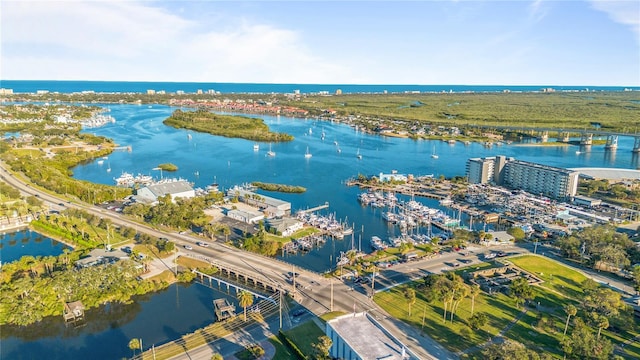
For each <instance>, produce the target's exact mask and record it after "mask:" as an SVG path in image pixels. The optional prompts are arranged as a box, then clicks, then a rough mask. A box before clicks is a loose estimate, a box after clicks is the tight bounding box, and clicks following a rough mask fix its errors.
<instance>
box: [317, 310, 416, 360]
mask: <svg viewBox="0 0 640 360" xmlns="http://www.w3.org/2000/svg"><path fill="white" fill-rule="evenodd" d="M327 325H328V326H330V327H332V328H333V329H334V331H335V332H336V333H338V334H339V335H340V337H341V338H342V339H343V340H344V341H345V342H346V343H348V344H349V346H350V347H351V348H352V349H353V350H354V351H356V352H357V353H358V355H359V356H360V357H361V358H362V359H385V360H402V359H403V356H402V353H403V351H406V355H408V354H409V352H408V350H407V349H406V347H404V346H403V345H402V344H401V343H400V341H398V340H397V339H395V338H392V337H390V336H389V335H388V333H387V332H386V331H383V329H382V326H381V325H379V324H378V323H377V322H375V321H374V320H373V319H372V318H371V317H370V316H369V315H368V314H366V313H354V314H349V315H344V316H340V317H337V318H335V319H333V320H330V321H329V322H327ZM403 349H404V350H403ZM406 355H405V357H404V359H407V356H406ZM409 358H412V359H413V358H414V357H409Z"/></svg>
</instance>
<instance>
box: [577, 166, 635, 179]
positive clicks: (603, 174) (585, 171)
mask: <svg viewBox="0 0 640 360" xmlns="http://www.w3.org/2000/svg"><path fill="white" fill-rule="evenodd" d="M570 170H573V171H577V172H579V173H580V175H582V176H587V177H590V178H594V179H607V180H623V179H632V180H640V170H633V169H620V168H573V169H570Z"/></svg>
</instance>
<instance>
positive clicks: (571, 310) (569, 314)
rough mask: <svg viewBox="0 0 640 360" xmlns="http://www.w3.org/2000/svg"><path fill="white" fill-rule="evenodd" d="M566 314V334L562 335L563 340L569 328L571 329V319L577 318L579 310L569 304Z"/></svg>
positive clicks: (565, 309) (565, 310)
mask: <svg viewBox="0 0 640 360" xmlns="http://www.w3.org/2000/svg"><path fill="white" fill-rule="evenodd" d="M564 312H565V313H567V322H566V323H565V324H564V332H563V333H562V337H563V338H564V336H565V335H567V328H568V327H569V319H571V317H572V316H575V315H576V314H577V313H578V309H577V308H576V307H575V306H573V305H571V304H569V305H567V306H565V307H564Z"/></svg>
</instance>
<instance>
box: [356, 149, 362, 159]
mask: <svg viewBox="0 0 640 360" xmlns="http://www.w3.org/2000/svg"><path fill="white" fill-rule="evenodd" d="M356 157H357V158H358V160H360V159H362V155H361V154H360V148H358V152H357V153H356Z"/></svg>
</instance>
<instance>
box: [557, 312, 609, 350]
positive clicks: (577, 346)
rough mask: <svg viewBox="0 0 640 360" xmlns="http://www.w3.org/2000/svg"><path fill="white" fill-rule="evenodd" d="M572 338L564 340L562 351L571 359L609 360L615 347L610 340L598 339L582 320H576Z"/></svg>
mask: <svg viewBox="0 0 640 360" xmlns="http://www.w3.org/2000/svg"><path fill="white" fill-rule="evenodd" d="M574 324H575V326H574V328H573V332H572V333H571V336H570V337H567V338H565V339H564V340H562V350H563V351H564V352H565V354H566V356H567V358H569V359H598V360H599V359H602V360H604V359H609V358H610V357H611V355H612V354H613V345H612V344H611V341H609V340H608V339H599V340H598V339H596V337H595V336H594V335H593V332H591V329H589V327H587V325H586V324H585V323H584V321H582V319H580V318H576V319H575V320H574Z"/></svg>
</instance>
